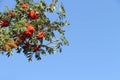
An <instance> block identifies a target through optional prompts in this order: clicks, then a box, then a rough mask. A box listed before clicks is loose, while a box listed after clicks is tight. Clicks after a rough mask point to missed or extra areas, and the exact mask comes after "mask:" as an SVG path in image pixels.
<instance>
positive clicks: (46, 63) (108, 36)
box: [0, 0, 120, 80]
mask: <svg viewBox="0 0 120 80" xmlns="http://www.w3.org/2000/svg"><path fill="white" fill-rule="evenodd" d="M13 1H14V0H9V1H8V0H4V1H1V4H2V5H0V10H3V6H4V5H5V4H6V5H9V6H10V7H14V6H12V4H13ZM48 1H49V0H48ZM62 2H63V3H64V6H65V8H66V12H67V16H68V20H69V21H70V23H71V25H70V26H69V27H67V28H66V37H67V39H68V40H69V42H70V46H64V47H63V52H62V53H56V54H55V55H47V56H43V57H42V60H41V61H36V60H34V61H33V62H30V63H29V62H27V59H26V58H25V57H24V55H23V54H14V55H13V56H11V57H10V58H7V57H6V56H5V55H3V56H2V55H0V67H1V68H0V80H8V79H9V80H120V0H69V1H68V0H64V1H62Z"/></svg>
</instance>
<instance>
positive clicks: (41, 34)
mask: <svg viewBox="0 0 120 80" xmlns="http://www.w3.org/2000/svg"><path fill="white" fill-rule="evenodd" d="M44 36H45V32H44V31H42V32H39V33H38V34H37V35H36V37H37V39H42V38H43V37H44Z"/></svg>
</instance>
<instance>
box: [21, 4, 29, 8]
mask: <svg viewBox="0 0 120 80" xmlns="http://www.w3.org/2000/svg"><path fill="white" fill-rule="evenodd" d="M28 7H29V4H22V5H21V8H22V9H26V8H28Z"/></svg>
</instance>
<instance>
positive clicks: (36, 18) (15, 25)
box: [0, 0, 69, 61]
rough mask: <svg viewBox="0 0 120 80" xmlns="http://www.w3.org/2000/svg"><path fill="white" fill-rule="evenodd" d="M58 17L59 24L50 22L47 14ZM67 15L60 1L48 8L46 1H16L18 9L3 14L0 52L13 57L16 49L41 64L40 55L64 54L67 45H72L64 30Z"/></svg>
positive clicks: (54, 21)
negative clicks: (57, 52)
mask: <svg viewBox="0 0 120 80" xmlns="http://www.w3.org/2000/svg"><path fill="white" fill-rule="evenodd" d="M48 13H50V15H51V16H52V15H55V14H57V18H56V20H52V21H51V20H50V18H49V17H48V16H47V14H48ZM65 18H66V13H65V9H64V7H63V4H61V5H60V6H59V7H58V1H57V0H52V2H51V3H50V4H47V3H46V2H45V1H44V0H41V1H39V2H35V1H34V0H16V5H15V8H14V9H12V10H9V9H8V8H7V10H6V11H5V12H3V13H2V12H1V13H0V51H1V53H3V54H4V53H7V56H10V55H12V52H13V50H14V49H16V51H17V53H21V52H23V53H24V54H25V56H26V57H27V58H28V60H29V61H30V60H32V57H33V55H34V56H35V58H36V59H37V60H40V59H41V57H40V55H41V54H43V55H46V54H47V53H49V54H54V53H55V52H56V51H59V52H61V51H62V46H63V45H68V44H69V43H68V41H67V39H66V38H65V36H64V34H65V30H63V27H64V26H68V25H69V23H68V22H67V21H65Z"/></svg>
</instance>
